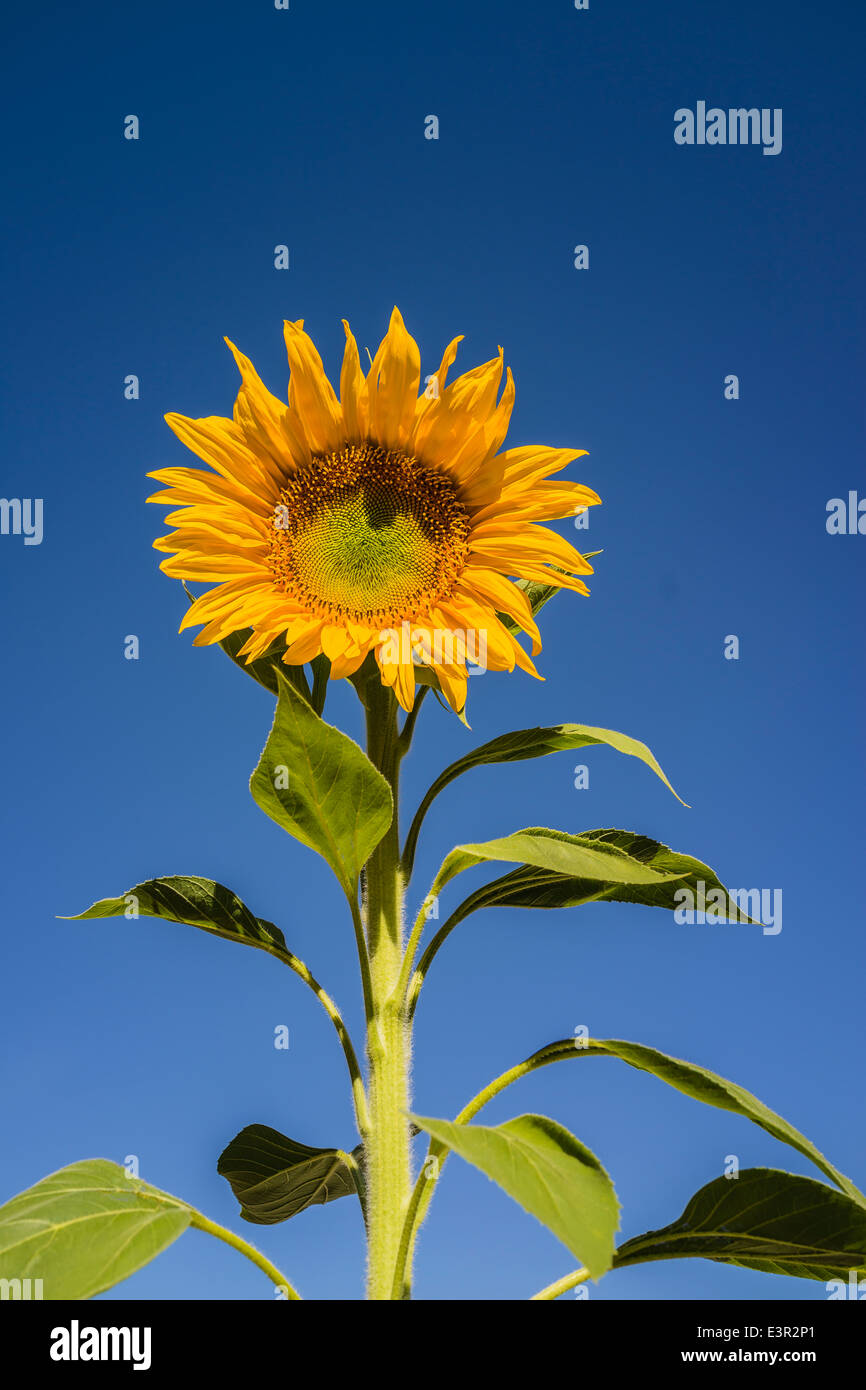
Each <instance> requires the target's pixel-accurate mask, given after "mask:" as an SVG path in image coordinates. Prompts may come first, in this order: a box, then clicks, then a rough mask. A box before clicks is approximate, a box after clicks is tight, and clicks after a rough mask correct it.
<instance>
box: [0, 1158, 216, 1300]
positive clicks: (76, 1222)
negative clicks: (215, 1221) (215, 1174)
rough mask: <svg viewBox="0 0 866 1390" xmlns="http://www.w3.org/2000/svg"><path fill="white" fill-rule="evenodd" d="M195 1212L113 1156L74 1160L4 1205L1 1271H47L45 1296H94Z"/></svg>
mask: <svg viewBox="0 0 866 1390" xmlns="http://www.w3.org/2000/svg"><path fill="white" fill-rule="evenodd" d="M194 1214H195V1213H194V1212H193V1211H192V1209H191V1208H190V1207H188V1206H186V1205H185V1203H183V1202H180V1201H178V1199H177V1198H176V1197H170V1196H169V1195H168V1193H166V1192H160V1191H159V1189H158V1188H156V1187H149V1186H148V1184H147V1183H145V1182H142V1181H141V1180H140V1179H138V1178H131V1177H128V1176H127V1173H126V1169H125V1168H121V1167H120V1166H119V1165H118V1164H117V1163H110V1162H109V1161H108V1159H105V1158H89V1159H86V1160H85V1161H84V1162H83V1163H73V1164H71V1165H70V1167H68V1168H61V1169H60V1171H59V1172H57V1173H52V1174H51V1175H50V1176H49V1177H47V1178H43V1179H42V1181H41V1182H38V1183H37V1184H36V1185H35V1187H29V1188H27V1190H26V1192H21V1193H19V1194H18V1196H17V1197H13V1198H12V1200H11V1201H10V1202H7V1203H6V1204H5V1205H4V1206H2V1207H0V1277H2V1278H3V1279H42V1280H43V1281H44V1290H43V1293H44V1297H45V1298H46V1299H81V1298H93V1297H94V1295H95V1294H98V1293H102V1292H103V1290H105V1289H110V1288H111V1287H112V1286H113V1285H114V1284H119V1283H120V1282H121V1280H123V1279H126V1278H128V1276H129V1275H130V1274H134V1273H135V1271H136V1270H137V1269H141V1268H142V1266H143V1265H146V1264H148V1263H149V1262H150V1261H151V1260H152V1259H154V1257H155V1256H156V1255H158V1254H159V1253H160V1252H161V1251H162V1250H165V1249H166V1247H167V1246H169V1245H171V1243H172V1241H174V1240H177V1237H178V1236H179V1235H181V1234H182V1232H183V1231H185V1230H186V1228H187V1227H188V1226H189V1224H190V1222H191V1220H192V1218H193V1215H194Z"/></svg>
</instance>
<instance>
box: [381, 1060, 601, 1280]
mask: <svg viewBox="0 0 866 1390" xmlns="http://www.w3.org/2000/svg"><path fill="white" fill-rule="evenodd" d="M584 1053H585V1049H584V1048H583V1047H582V1046H581V1047H580V1048H578V1043H577V1041H576V1040H575V1039H574V1038H563V1039H562V1040H561V1041H559V1042H554V1043H550V1045H549V1046H548V1047H542V1048H541V1049H540V1050H539V1051H538V1052H533V1054H532V1056H531V1057H527V1058H526V1061H525V1062H519V1063H518V1065H517V1066H516V1067H511V1068H510V1069H509V1070H508V1071H505V1072H503V1073H502V1075H501V1076H497V1077H496V1079H495V1081H491V1082H490V1085H489V1086H485V1087H484V1090H483V1091H479V1092H478V1094H477V1096H473V1098H472V1100H470V1102H469V1104H468V1105H465V1106H464V1107H463V1109H462V1110H461V1111H460V1114H459V1115H458V1116H457V1118H456V1119H455V1121H454V1123H455V1124H456V1125H465V1124H468V1123H469V1121H470V1120H472V1119H474V1118H475V1116H476V1115H477V1114H478V1112H479V1110H481V1109H482V1108H483V1107H484V1106H485V1105H487V1103H488V1101H491V1100H492V1099H493V1097H494V1096H498V1095H499V1093H500V1091H504V1090H505V1088H506V1086H510V1085H511V1084H512V1082H514V1081H519V1080H520V1078H521V1077H522V1076H526V1075H528V1073H529V1072H531V1071H536V1070H537V1069H538V1068H539V1067H546V1066H548V1065H549V1063H551V1062H560V1061H564V1060H565V1059H567V1058H569V1057H580V1056H583V1055H584ZM448 1154H449V1149H448V1146H447V1145H446V1144H442V1143H440V1142H439V1140H436V1139H431V1141H430V1145H429V1147H428V1149H427V1154H426V1157H425V1159H424V1162H423V1164H422V1166H421V1172H420V1173H419V1174H418V1178H417V1180H416V1182H415V1186H414V1188H413V1189H412V1195H411V1197H410V1199H409V1205H408V1208H407V1211H406V1220H405V1222H404V1224H403V1230H402V1232H401V1234H400V1245H399V1249H398V1253H397V1260H396V1263H395V1267H394V1284H393V1293H392V1297H393V1298H402V1297H405V1296H406V1293H405V1292H404V1290H406V1288H407V1286H408V1282H407V1270H410V1269H411V1266H412V1256H413V1253H414V1249H415V1241H416V1239H417V1236H418V1231H419V1230H420V1228H421V1225H422V1222H423V1221H424V1217H425V1216H426V1214H427V1208H428V1207H429V1205H430V1202H431V1199H432V1197H433V1190H434V1188H435V1186H436V1183H437V1181H438V1179H439V1177H440V1176H441V1173H442V1168H443V1166H444V1163H445V1159H446V1158H447V1157H448Z"/></svg>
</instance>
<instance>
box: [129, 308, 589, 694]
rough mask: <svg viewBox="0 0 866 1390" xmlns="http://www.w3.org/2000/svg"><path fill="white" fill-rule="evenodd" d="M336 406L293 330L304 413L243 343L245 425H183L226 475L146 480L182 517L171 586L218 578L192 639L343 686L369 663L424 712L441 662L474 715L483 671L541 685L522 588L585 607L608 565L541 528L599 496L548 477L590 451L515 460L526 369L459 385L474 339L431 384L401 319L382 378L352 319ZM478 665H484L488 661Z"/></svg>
mask: <svg viewBox="0 0 866 1390" xmlns="http://www.w3.org/2000/svg"><path fill="white" fill-rule="evenodd" d="M343 327H344V328H345V332H346V348H345V353H344V356H343V365H342V371H341V374H340V396H339V398H338V397H337V395H336V393H335V391H334V389H333V387H332V385H331V383H330V381H329V380H328V378H327V376H326V375H325V370H324V367H323V365H322V360H321V358H320V356H319V354H318V352H317V351H316V348H315V346H314V344H313V342H312V339H311V338H310V337H309V336H308V334H307V333H305V332H304V323H303V320H302V319H300V320H298V321H297V322H296V323H292V322H287V323H286V324H285V340H286V351H287V353H288V359H289V368H290V380H289V390H288V402H287V403H286V402H283V401H281V400H279V399H278V398H277V397H276V396H273V395H271V393H270V392H269V391H268V390H267V388H266V387H265V386H264V385H263V383H262V381H261V380H260V378H259V376H258V373H257V372H256V370H255V368H254V367H253V365H252V363H251V362H250V360H249V359H248V358H247V357H245V356H244V355H243V353H241V352H239V351H238V349H237V348H236V347H235V345H234V344H233V343H232V342H230V341H229V339H226V342H227V343H228V346H229V348H230V349H231V351H232V353H233V354H234V358H235V361H236V363H237V365H238V368H239V371H240V374H241V386H240V390H239V391H238V396H237V401H236V403H235V408H234V418H233V419H232V420H228V419H225V418H223V417H222V416H218V415H213V416H209V417H207V418H206V419H202V420H192V419H188V418H187V417H186V416H183V415H176V414H170V415H167V416H166V417H165V418H166V421H167V423H168V424H169V425H170V426H171V428H172V429H173V430H174V432H175V434H176V435H177V436H178V437H179V438H180V439H181V440H182V441H183V443H184V444H186V445H187V446H188V447H189V448H190V449H191V450H192V451H193V453H195V454H197V455H198V457H199V458H200V459H202V460H204V462H205V463H206V464H208V465H209V466H210V468H211V469H212V470H213V471H212V472H205V471H203V470H201V469H196V468H164V469H160V470H158V471H157V472H155V473H151V474H149V475H148V476H150V477H152V478H156V479H157V480H158V481H159V482H160V483H162V484H164V485H165V490H164V491H161V492H157V493H155V494H154V495H153V496H152V497H150V498H148V501H150V502H159V503H169V504H171V506H172V507H173V508H175V510H172V511H171V512H170V513H169V514H168V516H167V517H166V524H167V525H170V526H174V527H176V528H177V529H176V530H174V531H173V532H172V533H171V535H168V536H165V537H162V538H161V539H159V540H157V541H155V542H154V545H155V548H156V549H157V550H160V551H167V552H168V558H167V559H165V560H163V561H162V562H161V568H162V569H163V570H164V571H165V572H166V574H169V575H172V576H175V577H176V578H179V579H190V580H199V581H202V580H203V581H210V582H215V583H216V585H217V587H216V588H212V589H210V590H208V592H206V593H204V594H202V595H201V596H200V597H199V598H197V599H196V600H195V601H194V602H193V603H192V604H191V605H190V608H189V609H188V611H187V613H186V614H185V616H184V619H183V622H182V623H181V631H183V629H184V628H188V627H190V626H193V625H199V624H203V627H202V630H201V632H200V633H199V634H198V635H197V636H196V638H195V643H196V645H206V644H208V643H211V642H220V641H222V640H224V639H225V638H226V637H228V636H230V635H231V634H232V633H235V632H240V631H245V630H247V629H252V631H251V635H250V636H249V638H248V640H247V641H246V643H245V644H244V646H243V647H242V648H241V655H243V656H245V657H246V659H247V660H248V661H254V660H255V659H256V658H257V657H259V656H261V655H262V653H263V652H265V651H266V650H267V649H268V648H269V647H270V646H271V645H272V644H273V643H274V642H277V641H284V642H285V643H286V651H285V654H284V656H283V658H282V659H283V661H284V662H286V663H287V664H289V665H295V664H302V663H304V662H307V661H311V660H312V659H313V658H314V657H316V656H318V655H319V654H320V653H324V655H325V656H326V657H327V658H328V660H329V662H330V674H331V677H332V678H340V677H345V676H351V675H353V674H354V672H355V671H357V670H358V668H359V667H360V666H361V665H362V664H363V662H364V661H365V660H366V659H367V657H368V655H369V654H370V653H372V654H373V656H374V657H375V660H376V662H377V664H378V668H379V672H380V674H381V679H382V682H383V683H384V684H385V685H387V686H391V687H392V688H393V690H394V692H395V694H396V696H397V699H398V700H399V702H400V704H401V705H402V706H403V708H404V709H406V710H410V709H411V708H412V705H413V702H414V698H415V682H416V675H417V673H418V671H419V668H420V667H423V666H426V667H432V669H433V671H434V672H435V675H436V677H437V678H438V683H439V687H440V689H441V690H442V692H443V694H444V695H445V696H446V698H447V699H448V701H449V703H450V704H451V706H452V707H453V708H454V709H455V710H456V711H458V712H460V711H461V710H462V709H463V707H464V705H465V702H466V676H467V670H466V667H467V661H470V662H477V663H478V664H482V665H484V666H486V667H487V668H489V669H490V670H496V671H513V670H514V668H515V667H516V666H518V667H520V668H521V669H522V670H524V671H528V672H529V673H530V674H531V675H534V676H537V675H538V672H537V671H536V669H535V666H534V665H533V662H532V660H531V658H530V657H529V655H527V653H526V651H524V649H523V647H522V646H521V645H520V643H519V642H518V641H517V640H516V638H515V636H514V635H513V633H512V631H510V630H509V627H508V626H506V625H505V623H504V622H503V621H502V617H503V616H504V617H506V618H507V619H511V622H512V625H513V626H514V628H515V629H519V630H521V631H522V632H524V633H525V634H526V635H527V636H528V637H529V638H530V640H531V642H532V655H533V656H536V655H537V654H538V652H539V651H540V650H541V639H540V636H539V632H538V628H537V626H536V624H535V621H534V619H533V615H532V610H531V607H530V604H529V602H528V600H527V598H526V595H525V593H524V592H523V590H522V589H521V588H519V587H518V586H517V585H516V584H515V583H513V582H512V578H520V579H526V580H538V581H541V582H543V583H546V584H552V585H556V586H558V587H560V588H564V589H573V590H576V591H577V592H578V593H582V594H586V593H588V592H589V591H588V590H587V588H586V585H585V584H584V583H583V580H582V579H581V578H580V577H579V576H581V575H584V574H591V573H592V566H591V565H590V564H589V563H588V562H587V561H586V560H585V559H584V557H583V556H582V555H581V554H579V552H578V551H577V550H575V549H574V547H573V546H572V545H570V544H569V543H568V542H567V541H566V540H564V539H563V538H562V537H561V536H559V535H557V534H556V532H554V531H551V530H549V529H547V528H546V527H544V526H540V525H538V523H539V522H541V521H545V520H550V519H553V518H557V517H565V516H569V515H574V514H575V513H576V512H578V511H580V510H582V509H583V508H585V507H588V506H591V505H593V504H594V503H596V502H598V501H599V500H600V499H599V498H598V497H597V496H596V494H595V493H594V492H593V491H591V489H589V488H587V487H582V486H580V485H578V484H577V483H571V482H563V481H561V480H558V481H556V482H549V481H547V479H548V478H549V477H550V475H552V474H554V473H558V472H560V470H561V469H563V468H565V467H566V466H567V465H568V464H569V463H570V462H571V461H572V460H573V459H575V458H578V457H580V456H581V455H582V454H585V453H586V450H585V449H553V448H546V447H543V446H540V445H530V446H527V447H523V448H517V449H507V450H504V451H502V445H503V443H504V441H505V436H506V432H507V430H508V422H509V418H510V416H511V410H512V407H513V404H514V382H513V379H512V376H511V372H510V370H509V371H508V373H507V376H506V384H505V387H504V389H503V391H502V395H501V398H500V399H498V400H497V397H498V396H499V387H500V383H501V380H502V371H503V359H502V349H501V348H500V350H499V355H498V357H495V358H494V359H493V360H492V361H491V362H486V363H484V365H483V366H480V367H474V368H473V369H472V370H471V371H468V372H466V373H464V375H462V376H459V377H457V379H456V380H454V381H453V382H452V383H451V384H450V385H446V379H447V376H448V372H449V369H450V367H451V365H452V363H453V362H454V359H455V356H456V354H457V347H458V344H459V343H460V342H461V341H462V338H461V337H458V338H455V339H454V340H453V342H451V343H450V344H449V345H448V347H447V348H446V350H445V354H444V356H443V358H442V362H441V365H440V367H439V370H438V371H437V372H436V373H435V375H433V376H430V377H427V378H426V382H425V385H424V388H423V390H422V389H421V358H420V354H419V351H418V345H417V343H416V342H415V340H414V339H413V338H412V337H411V336H410V335H409V333H407V331H406V328H405V327H404V324H403V319H402V317H401V315H400V313H399V311H398V310H397V309H396V308H395V309H394V312H393V314H392V316H391V322H390V325H389V327H388V332H387V334H386V335H385V337H384V339H383V340H382V343H381V345H380V347H379V350H378V352H377V353H376V355H375V357H374V358H373V359H372V362H371V366H370V369H369V371H368V372H367V373H366V375H365V374H364V373H363V371H362V370H361V363H360V358H359V355H358V348H357V344H356V342H355V339H354V337H353V336H352V333H351V332H350V330H349V325H348V323H347V322H346V321H345V320H343ZM479 657H481V658H482V659H481V660H479Z"/></svg>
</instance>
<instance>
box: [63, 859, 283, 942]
mask: <svg viewBox="0 0 866 1390" xmlns="http://www.w3.org/2000/svg"><path fill="white" fill-rule="evenodd" d="M126 915H129V916H130V917H134V916H137V915H140V916H143V917H161V918H162V919H163V920H164V921H168V922H184V923H186V924H187V925H188V926H191V927H200V928H201V929H202V931H206V932H210V933H211V934H212V935H213V936H221V937H223V938H224V939H225V940H227V941H240V942H243V944H244V945H246V946H255V947H257V948H258V949H259V950H262V951H268V952H269V953H270V954H271V955H277V956H281V957H282V958H283V959H284V960H285V959H287V958H289V957H290V953H289V951H288V950H287V947H286V941H285V937H284V936H283V933H282V932H281V931H280V929H279V927H275V926H274V924H273V922H266V921H264V919H263V918H261V917H254V916H253V914H252V913H251V912H250V910H249V908H248V907H247V906H246V905H245V904H244V903H243V902H241V900H240V898H239V897H237V896H236V894H234V893H233V892H232V891H231V889H230V888H224V887H223V885H222V884H221V883H217V882H216V881H215V880H214V879H212V878H193V877H191V876H189V875H185V874H174V875H171V876H170V877H168V878H149V879H146V880H145V882H144V883H136V885H135V887H134V888H130V889H129V891H128V892H127V893H123V894H121V896H120V897H118V898H102V899H101V900H100V901H99V902H96V903H94V904H93V906H92V907H88V908H87V909H86V910H85V911H84V912H78V913H76V914H75V916H74V917H70V918H67V919H66V920H67V921H72V922H76V921H80V920H81V919H82V918H85V917H123V916H126Z"/></svg>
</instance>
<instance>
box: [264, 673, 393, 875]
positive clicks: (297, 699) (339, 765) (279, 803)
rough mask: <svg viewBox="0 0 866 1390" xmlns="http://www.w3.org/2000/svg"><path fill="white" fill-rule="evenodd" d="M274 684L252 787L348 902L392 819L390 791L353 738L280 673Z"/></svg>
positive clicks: (271, 813) (271, 814)
mask: <svg viewBox="0 0 866 1390" xmlns="http://www.w3.org/2000/svg"><path fill="white" fill-rule="evenodd" d="M279 686H280V695H279V700H278V702H277V710H276V715H275V716H274V724H273V728H272V729H271V732H270V736H269V738H268V741H267V743H266V744H265V749H264V752H263V753H262V756H261V759H260V760H259V765H258V767H257V768H256V770H255V772H254V773H253V775H252V778H251V780H250V791H251V792H252V794H253V798H254V800H255V801H256V803H257V805H259V806H260V807H261V809H262V810H263V811H264V812H265V813H266V815H269V816H270V817H271V819H272V820H274V821H276V823H277V825H280V826H282V828H283V829H284V830H287V831H288V833H289V834H290V835H294V837H295V839H296V840H300V842H301V844H303V845H307V847H308V848H309V849H314V850H315V851H316V852H317V853H318V854H320V855H321V856H322V858H323V859H324V860H325V861H326V862H327V863H328V864H329V865H330V867H331V869H332V870H333V872H334V873H335V875H336V876H337V879H338V880H339V882H340V884H341V886H342V888H343V891H344V892H345V894H346V896H347V897H348V898H349V899H350V900H351V899H352V898H353V897H354V895H355V892H356V890H357V884H358V877H359V875H360V872H361V869H362V867H363V865H364V864H365V863H366V861H367V859H368V858H369V857H370V855H371V854H372V852H373V850H374V849H375V848H376V846H377V844H378V843H379V841H380V840H381V839H382V836H383V835H384V834H385V832H386V831H387V829H388V827H389V826H390V824H391V817H392V815H393V802H392V799H391V790H390V788H389V786H388V783H387V782H386V781H385V778H384V777H383V776H382V774H381V773H380V772H378V771H377V770H376V768H375V767H374V766H373V764H372V763H371V762H370V760H369V759H368V757H367V755H366V754H365V753H363V752H362V751H361V749H360V748H359V747H358V745H357V743H354V742H353V741H352V739H350V738H349V737H348V736H347V735H346V734H344V733H341V731H340V730H339V729H335V728H333V727H332V725H330V724H326V723H325V722H324V720H322V719H320V718H319V716H318V715H317V714H316V713H315V711H314V710H313V709H312V708H311V707H310V705H308V704H307V702H306V700H304V699H303V698H302V696H300V695H299V694H298V693H297V691H296V690H294V689H293V687H292V686H291V685H290V684H289V682H288V681H287V680H286V679H285V678H284V677H283V676H282V674H280V676H279Z"/></svg>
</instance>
